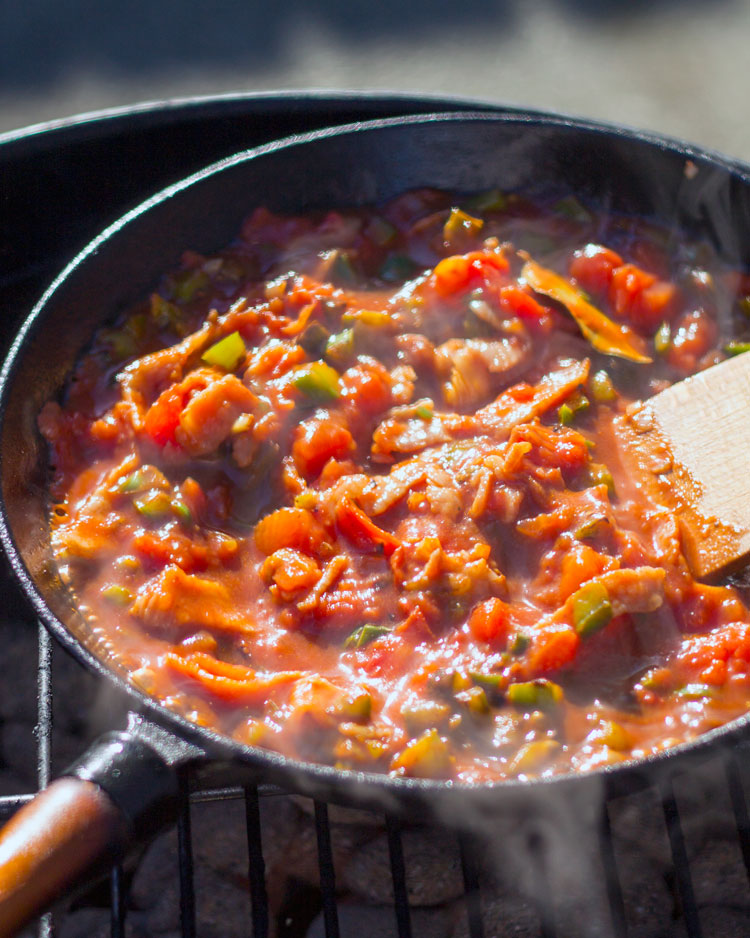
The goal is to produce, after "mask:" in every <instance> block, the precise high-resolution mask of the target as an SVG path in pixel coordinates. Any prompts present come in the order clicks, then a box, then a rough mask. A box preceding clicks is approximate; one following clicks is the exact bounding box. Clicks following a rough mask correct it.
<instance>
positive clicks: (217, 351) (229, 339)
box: [201, 332, 247, 371]
mask: <svg viewBox="0 0 750 938" xmlns="http://www.w3.org/2000/svg"><path fill="white" fill-rule="evenodd" d="M246 355H247V349H246V348H245V343H244V341H243V339H242V336H241V335H240V334H239V332H230V333H229V335H225V336H224V338H223V339H219V341H218V342H215V343H214V344H213V345H212V346H211V347H210V348H207V349H206V351H205V352H204V353H203V354H202V355H201V361H204V362H205V363H206V364H207V365H219V366H220V367H221V368H224V369H226V370H227V371H234V369H235V368H236V367H237V365H239V363H240V362H241V361H242V360H243V359H244V357H245V356H246Z"/></svg>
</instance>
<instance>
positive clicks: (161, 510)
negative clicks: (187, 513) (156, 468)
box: [133, 491, 172, 520]
mask: <svg viewBox="0 0 750 938" xmlns="http://www.w3.org/2000/svg"><path fill="white" fill-rule="evenodd" d="M133 504H134V505H135V507H136V510H137V511H138V513H139V514H141V515H143V517H144V518H150V519H152V520H153V519H156V518H163V517H165V516H166V515H168V514H169V513H170V512H171V510H172V499H171V498H170V497H169V495H168V494H167V493H166V492H151V491H149V492H146V493H144V494H143V495H137V496H136V497H135V498H134V499H133Z"/></svg>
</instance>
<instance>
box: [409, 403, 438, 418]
mask: <svg viewBox="0 0 750 938" xmlns="http://www.w3.org/2000/svg"><path fill="white" fill-rule="evenodd" d="M414 413H415V414H416V415H417V417H419V419H420V420H432V418H433V417H434V416H435V412H434V411H433V409H432V408H431V407H428V406H427V404H420V405H419V407H417V409H416V410H415V411H414Z"/></svg>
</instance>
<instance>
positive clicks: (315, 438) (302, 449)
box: [292, 417, 354, 479]
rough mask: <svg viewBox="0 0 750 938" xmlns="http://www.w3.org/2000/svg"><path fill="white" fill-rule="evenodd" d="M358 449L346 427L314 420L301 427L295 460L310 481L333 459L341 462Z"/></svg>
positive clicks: (297, 437) (333, 422) (334, 422)
mask: <svg viewBox="0 0 750 938" xmlns="http://www.w3.org/2000/svg"><path fill="white" fill-rule="evenodd" d="M353 449H354V440H353V438H352V435H351V433H350V432H349V430H347V428H346V427H343V426H341V424H340V423H337V422H336V421H334V420H330V419H326V418H319V417H311V418H310V419H309V420H303V421H302V423H301V424H300V425H299V426H298V427H297V429H296V431H295V434H294V443H293V444H292V456H293V457H294V463H295V465H296V466H297V469H298V470H299V472H300V473H301V474H302V475H303V476H304V477H305V478H307V479H309V478H313V477H315V476H317V475H319V474H320V471H321V469H322V468H323V466H325V464H326V463H327V462H328V460H329V459H340V458H342V457H344V456H346V455H347V454H348V453H350V452H351V451H352V450H353Z"/></svg>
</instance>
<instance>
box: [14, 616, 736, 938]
mask: <svg viewBox="0 0 750 938" xmlns="http://www.w3.org/2000/svg"><path fill="white" fill-rule="evenodd" d="M51 651H52V649H51V640H50V638H49V636H48V635H47V633H46V631H45V630H44V629H43V628H41V627H40V631H39V666H38V671H37V681H38V692H39V693H38V726H37V729H36V745H37V753H38V780H39V786H40V787H42V786H43V785H45V784H46V782H47V781H48V779H49V776H50V758H51V754H52V741H53V737H52V704H53V687H54V680H53V661H52V653H51ZM742 755H743V750H742V749H741V748H740V749H739V750H737V751H736V752H732V753H726V754H725V758H724V771H725V774H724V784H725V787H726V797H727V800H728V802H729V803H730V804H731V814H732V821H733V824H734V827H735V829H736V835H737V839H738V857H739V864H740V865H741V866H742V867H743V875H744V877H745V878H746V879H747V881H748V884H750V820H749V818H748V807H747V800H746V794H745V787H744V782H743V772H742V762H743V760H742ZM278 794H280V792H279V790H278V789H274V788H271V787H270V786H268V787H260V788H259V787H257V786H254V785H251V786H248V787H245V788H224V789H221V788H213V789H209V790H199V791H192V792H189V791H188V783H187V781H185V783H184V787H183V791H182V797H181V810H180V813H179V818H178V822H177V835H178V851H177V871H176V872H177V873H178V875H179V903H180V922H181V934H182V935H183V936H184V938H197V936H198V935H199V934H200V930H199V927H198V924H197V918H196V909H197V906H198V905H199V901H200V895H199V894H198V895H197V894H196V887H195V880H196V863H198V862H199V861H197V860H196V853H195V844H194V841H193V836H192V833H191V810H194V808H195V806H196V805H198V804H201V803H206V802H215V801H227V800H236V799H243V800H244V812H245V826H246V834H247V849H248V853H247V856H248V866H247V888H248V892H249V896H250V919H249V921H248V922H247V932H246V933H247V934H248V935H252V936H254V938H268V936H269V935H271V934H275V933H279V934H281V932H275V931H274V928H273V924H272V922H271V920H270V908H269V897H268V894H267V888H266V860H265V855H264V849H263V843H262V835H261V815H262V807H263V802H264V801H268V799H269V798H271V797H272V796H273V795H278ZM651 794H652V795H653V796H654V797H655V798H657V799H658V804H659V809H660V811H661V812H662V815H663V819H664V823H665V830H666V834H667V839H668V845H669V850H670V856H671V871H670V877H671V879H672V880H673V882H674V886H675V888H674V894H675V896H676V897H677V900H678V903H679V906H678V909H677V912H676V914H675V917H674V930H673V932H672V934H674V935H684V936H686V938H702V936H703V935H704V934H708V933H709V932H707V931H706V928H705V926H704V925H703V924H702V921H701V913H700V908H699V902H698V898H697V895H696V888H695V883H694V877H693V871H692V869H691V860H690V853H689V849H688V842H687V837H686V833H685V826H684V822H683V818H681V814H680V806H679V801H680V799H679V793H678V792H677V790H676V787H675V784H674V783H673V782H672V781H671V780H669V781H665V782H662V783H661V784H660V786H659V788H658V789H654V790H652V791H651ZM31 797H32V796H31V795H26V794H24V795H13V796H7V797H4V798H2V799H0V817H3V818H5V817H7V816H9V815H10V814H12V813H13V811H15V810H16V809H17V808H19V807H20V806H21V805H23V804H25V803H26V802H27V801H28V800H29V799H30V798H31ZM608 809H609V805H608V804H607V803H604V804H603V806H602V811H601V814H600V817H599V818H598V829H597V840H596V843H597V848H598V853H599V857H598V859H599V862H600V869H601V876H602V882H601V884H600V885H601V886H602V892H603V895H604V897H605V907H606V916H605V917H606V918H607V919H608V921H607V925H606V927H607V928H608V931H607V932H606V934H607V936H608V938H609V936H610V935H611V936H612V938H628V936H629V934H630V932H629V927H628V908H627V903H626V901H625V898H624V893H623V888H622V884H621V881H620V877H619V870H618V857H617V855H616V850H615V837H614V834H613V830H612V822H611V818H610V813H609V810H608ZM313 812H314V831H315V840H316V847H317V866H318V873H319V901H320V907H321V910H322V926H323V929H324V933H325V935H326V938H339V936H343V938H346V934H350V932H349V931H342V929H341V927H340V907H339V904H338V899H337V880H336V867H335V854H334V832H333V828H334V825H333V824H332V822H331V819H330V817H329V806H328V805H327V804H325V803H324V802H320V801H316V802H314V804H313ZM383 822H384V823H383V826H384V830H385V836H386V840H387V856H388V862H389V865H390V877H391V880H392V890H393V919H392V923H393V932H392V933H393V934H394V935H398V938H411V936H412V935H413V934H415V933H418V931H416V932H415V930H414V929H413V926H412V917H413V916H412V910H411V908H410V902H409V889H408V881H409V873H410V871H409V866H408V862H407V860H408V857H407V855H406V854H405V850H404V842H403V833H404V826H403V823H404V822H403V821H401V820H399V819H396V818H394V817H391V816H386V817H385V818H384V819H383ZM456 836H457V840H458V847H459V856H460V865H461V874H462V882H463V916H464V925H465V928H464V932H463V933H464V934H466V935H467V936H468V938H493V935H494V934H496V932H495V931H494V930H493V926H492V925H489V926H488V925H487V923H486V920H485V915H484V909H483V892H484V884H483V873H482V866H481V863H480V862H479V859H478V850H477V843H476V841H475V840H474V839H473V838H472V837H471V836H469V835H466V834H459V835H456ZM266 846H267V845H266ZM527 846H528V856H529V857H530V858H531V863H532V867H533V875H534V878H535V881H536V882H537V883H538V884H539V888H538V890H537V894H536V895H537V898H536V903H537V905H536V916H537V920H538V923H539V929H538V934H539V935H540V936H541V938H555V936H556V935H558V934H560V932H559V931H558V928H557V922H556V914H555V905H554V902H553V900H552V898H551V896H552V892H553V890H552V888H551V886H550V882H549V875H548V874H549V870H548V868H547V864H548V862H549V850H548V845H547V844H546V843H545V837H544V834H543V832H535V831H532V833H531V834H530V835H529V838H528V844H527ZM127 887H128V876H127V875H126V873H125V872H124V871H123V869H122V868H121V867H119V866H118V867H115V868H114V869H113V870H112V872H111V875H110V883H109V903H110V934H111V936H112V938H125V936H126V934H129V932H128V931H126V929H127ZM749 893H750V890H749ZM36 934H37V935H38V936H39V938H55V936H56V934H57V932H56V930H55V925H54V922H53V919H52V917H51V916H45V917H44V918H43V919H42V920H41V921H40V923H39V926H38V930H37V932H36ZM582 934H583V932H582ZM597 934H599V932H597Z"/></svg>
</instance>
